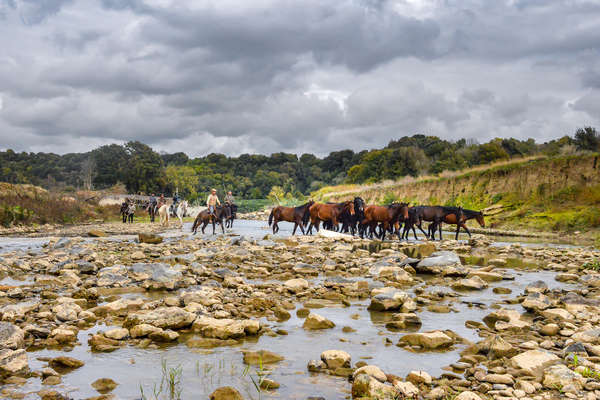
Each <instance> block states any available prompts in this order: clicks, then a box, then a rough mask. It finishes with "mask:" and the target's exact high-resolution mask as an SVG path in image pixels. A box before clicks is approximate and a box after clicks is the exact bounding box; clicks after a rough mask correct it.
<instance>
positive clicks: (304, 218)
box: [302, 207, 310, 225]
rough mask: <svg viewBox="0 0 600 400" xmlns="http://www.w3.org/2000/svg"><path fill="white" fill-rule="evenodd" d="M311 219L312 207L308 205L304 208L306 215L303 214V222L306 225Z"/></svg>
mask: <svg viewBox="0 0 600 400" xmlns="http://www.w3.org/2000/svg"><path fill="white" fill-rule="evenodd" d="M309 220H310V207H306V208H305V209H304V215H302V223H303V224H304V225H306V224H308V221H309Z"/></svg>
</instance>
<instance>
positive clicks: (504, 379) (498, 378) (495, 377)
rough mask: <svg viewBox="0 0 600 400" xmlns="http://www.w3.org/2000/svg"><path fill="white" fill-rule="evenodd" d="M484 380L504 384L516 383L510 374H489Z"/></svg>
mask: <svg viewBox="0 0 600 400" xmlns="http://www.w3.org/2000/svg"><path fill="white" fill-rule="evenodd" d="M482 380H483V381H484V382H489V383H501V384H504V385H511V386H512V385H514V383H515V380H514V379H513V377H512V376H511V375H508V374H487V375H486V376H484V377H483V379H482Z"/></svg>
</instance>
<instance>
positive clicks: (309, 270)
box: [292, 263, 319, 276]
mask: <svg viewBox="0 0 600 400" xmlns="http://www.w3.org/2000/svg"><path fill="white" fill-rule="evenodd" d="M292 271H294V272H295V273H297V274H300V275H310V276H318V275H319V269H318V268H317V267H315V266H314V265H310V264H306V263H298V264H296V265H295V266H294V267H293V268H292Z"/></svg>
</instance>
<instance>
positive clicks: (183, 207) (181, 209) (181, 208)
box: [175, 200, 188, 229]
mask: <svg viewBox="0 0 600 400" xmlns="http://www.w3.org/2000/svg"><path fill="white" fill-rule="evenodd" d="M187 210H188V202H187V200H183V201H182V202H181V203H179V205H178V206H177V211H176V212H175V215H176V216H177V218H179V225H181V229H183V217H185V214H186V213H187Z"/></svg>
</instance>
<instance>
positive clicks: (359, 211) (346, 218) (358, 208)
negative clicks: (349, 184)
mask: <svg viewBox="0 0 600 400" xmlns="http://www.w3.org/2000/svg"><path fill="white" fill-rule="evenodd" d="M352 202H353V203H354V215H350V212H349V211H348V210H344V211H342V213H341V214H340V218H339V220H340V222H341V223H342V228H341V230H340V231H341V232H344V233H348V232H349V233H351V234H352V235H354V234H356V229H357V226H356V225H357V224H358V223H359V222H360V221H362V220H363V219H364V217H365V201H364V200H363V199H362V198H360V197H355V198H354V200H353V201H352ZM323 227H325V223H323Z"/></svg>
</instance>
